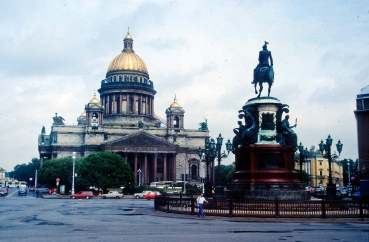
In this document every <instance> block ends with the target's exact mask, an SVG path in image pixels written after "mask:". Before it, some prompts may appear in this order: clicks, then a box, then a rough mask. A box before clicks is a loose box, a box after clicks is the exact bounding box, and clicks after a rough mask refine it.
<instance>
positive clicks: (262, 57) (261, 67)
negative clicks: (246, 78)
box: [251, 41, 274, 97]
mask: <svg viewBox="0 0 369 242" xmlns="http://www.w3.org/2000/svg"><path fill="white" fill-rule="evenodd" d="M264 42H265V44H264V45H263V50H262V51H260V52H259V64H258V65H257V66H256V68H255V69H254V80H253V81H252V82H251V84H254V86H255V94H258V91H257V90H256V84H257V83H259V95H258V97H260V94H261V92H262V91H263V82H267V83H268V85H269V88H268V97H269V95H270V89H271V87H272V85H273V82H274V71H273V58H272V52H270V51H269V50H268V46H267V44H269V43H268V42H266V41H264ZM269 59H270V65H269Z"/></svg>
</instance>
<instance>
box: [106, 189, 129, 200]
mask: <svg viewBox="0 0 369 242" xmlns="http://www.w3.org/2000/svg"><path fill="white" fill-rule="evenodd" d="M123 196H124V195H123V194H122V193H120V192H117V191H110V192H108V193H105V194H103V195H102V198H104V199H106V198H116V199H119V198H122V197H123Z"/></svg>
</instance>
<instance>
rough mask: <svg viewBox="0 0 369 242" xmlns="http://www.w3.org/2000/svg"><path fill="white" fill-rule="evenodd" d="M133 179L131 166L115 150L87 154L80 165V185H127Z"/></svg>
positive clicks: (106, 186)
mask: <svg viewBox="0 0 369 242" xmlns="http://www.w3.org/2000/svg"><path fill="white" fill-rule="evenodd" d="M132 181H133V172H132V169H131V167H130V166H129V165H128V164H127V163H125V162H124V159H123V158H122V157H121V156H120V155H118V154H115V153H113V152H110V151H104V152H96V153H93V154H90V155H89V156H87V157H86V158H85V159H84V160H83V162H82V164H81V165H80V166H79V167H78V182H77V183H78V185H79V186H84V187H89V186H95V187H102V188H104V189H106V188H108V187H110V188H112V187H120V186H122V185H123V186H126V184H128V183H129V182H132Z"/></svg>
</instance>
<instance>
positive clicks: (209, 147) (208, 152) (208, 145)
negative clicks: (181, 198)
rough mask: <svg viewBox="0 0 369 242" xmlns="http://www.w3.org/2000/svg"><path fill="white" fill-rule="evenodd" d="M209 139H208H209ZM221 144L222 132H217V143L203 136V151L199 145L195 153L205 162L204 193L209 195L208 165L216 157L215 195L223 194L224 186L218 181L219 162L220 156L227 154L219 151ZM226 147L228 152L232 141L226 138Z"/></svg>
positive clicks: (220, 195)
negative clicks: (216, 184)
mask: <svg viewBox="0 0 369 242" xmlns="http://www.w3.org/2000/svg"><path fill="white" fill-rule="evenodd" d="M209 140H210V141H209ZM222 144H223V137H222V134H219V136H218V137H217V143H215V142H214V139H210V138H205V152H203V151H202V149H201V148H200V147H199V149H198V151H197V153H198V155H199V157H200V160H201V161H203V162H205V163H206V183H205V195H206V196H210V195H211V187H212V185H211V182H210V178H209V166H210V164H211V163H213V162H214V160H215V158H217V159H218V182H217V183H218V186H217V187H216V188H215V190H216V192H215V194H216V196H217V197H218V198H220V197H222V196H223V191H224V187H223V186H221V184H220V183H221V182H220V162H221V160H222V158H226V157H228V155H227V154H226V153H225V151H223V153H221V148H222ZM226 149H227V151H228V154H229V152H230V151H231V150H232V143H231V142H230V140H229V139H228V142H227V143H226ZM204 153H205V157H204V160H202V159H201V158H202V155H203V154H204Z"/></svg>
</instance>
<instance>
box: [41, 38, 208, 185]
mask: <svg viewBox="0 0 369 242" xmlns="http://www.w3.org/2000/svg"><path fill="white" fill-rule="evenodd" d="M98 92H99V94H100V100H99V99H98V98H97V97H96V94H94V96H93V98H92V99H91V101H90V102H89V103H87V104H86V105H85V107H84V111H83V113H82V114H81V115H80V116H79V117H78V118H77V121H78V125H66V124H64V119H63V118H62V117H60V116H57V115H56V116H55V117H54V118H53V119H54V123H53V124H52V126H51V131H50V134H49V135H46V132H45V128H44V127H43V128H42V131H41V134H40V135H39V137H38V150H39V154H40V162H41V165H42V164H43V162H44V159H45V158H48V159H52V158H62V157H70V156H72V152H76V155H77V157H85V156H88V155H89V154H90V153H92V152H97V151H112V152H114V153H117V154H119V155H121V156H122V157H123V158H124V160H125V161H126V162H127V163H128V164H130V165H131V167H132V170H133V172H134V182H135V183H136V184H138V183H141V184H150V182H154V181H177V180H181V178H182V176H183V174H187V175H188V177H189V180H191V181H194V182H195V181H200V180H201V178H204V177H205V173H206V170H205V165H204V163H203V162H200V160H199V157H198V155H197V150H198V148H199V147H203V146H204V142H205V138H207V137H209V130H208V128H207V124H206V123H202V124H203V125H202V127H201V128H199V129H185V128H184V114H185V111H184V109H183V108H182V107H181V106H180V105H179V103H177V99H176V97H174V102H173V103H172V104H171V105H170V106H169V107H168V108H167V109H166V110H165V115H166V120H163V119H161V118H159V117H158V116H156V115H155V112H154V107H155V104H154V100H155V99H154V96H155V94H156V91H155V90H154V83H153V81H151V80H150V77H149V73H148V70H147V67H146V64H145V62H144V61H143V60H142V59H141V58H140V57H139V56H138V55H137V54H136V53H135V52H134V50H133V39H132V36H131V35H130V34H129V33H128V34H127V35H126V36H125V38H124V49H123V51H122V52H121V53H119V54H118V55H117V56H115V57H114V58H113V60H112V61H111V62H110V64H109V66H108V70H107V73H106V78H105V79H104V80H102V81H101V86H100V88H99V89H98ZM211 168H212V169H211V170H213V169H214V166H213V165H212V167H211ZM212 174H214V172H212ZM139 176H140V177H139Z"/></svg>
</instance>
